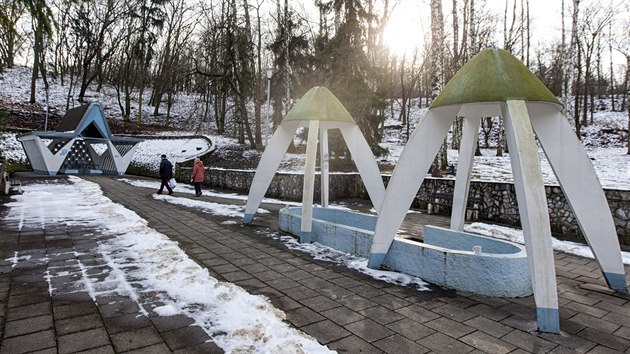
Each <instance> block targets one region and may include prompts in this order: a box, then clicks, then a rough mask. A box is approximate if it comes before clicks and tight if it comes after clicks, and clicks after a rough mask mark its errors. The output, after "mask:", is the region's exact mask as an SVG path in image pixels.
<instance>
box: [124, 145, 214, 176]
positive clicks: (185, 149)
mask: <svg viewBox="0 0 630 354" xmlns="http://www.w3.org/2000/svg"><path fill="white" fill-rule="evenodd" d="M211 140H213V142H214V139H212V138H211ZM214 148H215V146H213V145H211V144H210V143H208V141H207V140H205V139H201V138H182V139H174V138H168V139H146V140H144V141H143V142H141V143H138V145H137V148H136V151H135V152H134V154H133V158H132V160H131V162H132V163H133V164H136V165H141V166H146V167H149V168H152V169H154V170H155V171H157V170H159V168H160V161H161V159H160V156H161V155H162V154H165V155H166V157H167V158H168V159H169V161H171V163H173V165H174V164H175V163H178V162H183V161H187V160H192V159H194V158H195V157H197V156H201V155H204V154H206V153H208V152H210V151H212V150H213V149H214Z"/></svg>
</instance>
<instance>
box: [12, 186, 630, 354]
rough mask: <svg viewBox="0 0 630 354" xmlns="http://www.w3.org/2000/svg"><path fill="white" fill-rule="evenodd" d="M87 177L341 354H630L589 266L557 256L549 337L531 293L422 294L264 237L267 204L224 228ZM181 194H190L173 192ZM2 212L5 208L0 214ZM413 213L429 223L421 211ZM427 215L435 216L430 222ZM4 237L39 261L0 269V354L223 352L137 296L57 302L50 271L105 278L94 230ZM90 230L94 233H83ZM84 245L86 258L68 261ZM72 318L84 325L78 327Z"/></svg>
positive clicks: (625, 300) (618, 298)
mask: <svg viewBox="0 0 630 354" xmlns="http://www.w3.org/2000/svg"><path fill="white" fill-rule="evenodd" d="M86 179H88V180H90V181H92V182H95V183H98V184H99V185H100V186H101V188H102V189H103V192H104V194H105V195H106V196H107V197H108V198H110V199H112V200H113V201H114V202H116V203H120V204H122V205H123V206H125V207H126V208H128V209H131V210H134V211H135V212H136V213H137V214H138V215H139V216H140V217H142V218H144V219H146V220H147V221H148V223H149V226H150V227H152V228H154V229H156V230H158V231H159V232H162V233H163V234H165V235H167V236H168V237H169V238H171V239H172V240H174V241H177V242H179V244H180V245H181V247H182V249H183V250H184V251H186V252H187V253H188V254H189V256H190V257H191V258H192V259H194V260H196V261H197V262H198V263H199V264H200V265H202V266H204V267H207V269H208V271H209V273H210V274H212V275H213V276H215V277H216V278H217V279H219V280H220V281H227V282H233V283H235V284H237V285H240V286H242V287H243V288H245V289H246V290H247V291H248V292H250V293H251V294H256V295H265V296H267V297H268V298H269V300H270V301H271V302H272V303H273V304H274V306H276V307H277V308H279V309H281V310H283V311H284V312H285V313H286V315H287V321H288V322H289V323H290V324H291V325H293V326H295V327H296V328H299V329H301V330H302V331H304V332H305V333H307V334H309V335H312V336H314V337H315V338H316V339H317V340H318V341H319V342H320V343H322V344H325V345H327V346H328V347H329V348H331V349H334V350H338V351H339V352H340V353H341V352H349V353H355V352H363V353H428V352H435V353H473V352H488V353H503V352H513V353H530V352H533V353H540V352H556V353H564V352H584V353H587V352H591V353H614V352H621V353H624V352H625V353H630V296H628V295H624V294H618V293H614V292H610V291H609V290H608V289H607V288H606V283H605V280H604V279H603V277H602V276H601V273H599V268H598V267H597V264H596V263H595V262H594V261H593V260H590V259H586V258H583V257H578V256H573V255H570V254H564V253H555V259H556V266H557V270H558V271H557V282H558V293H559V302H560V315H561V330H562V334H560V335H552V334H544V333H539V332H537V331H536V320H535V305H534V301H533V297H531V296H530V297H526V298H520V299H498V298H487V297H482V296H477V295H474V294H469V293H463V292H457V291H452V290H445V289H441V288H437V287H431V291H425V292H420V291H417V290H415V289H414V288H412V287H400V286H396V285H392V284H388V283H385V282H382V281H378V280H374V279H372V278H369V277H368V276H366V275H363V274H360V273H358V272H356V271H354V270H350V269H347V268H343V267H340V266H337V265H334V264H331V263H326V262H323V261H318V260H314V259H312V257H310V256H309V255H307V254H304V253H301V252H299V251H295V250H290V249H288V248H286V247H285V246H284V245H283V244H282V243H281V242H280V241H279V240H276V239H272V238H268V237H265V236H263V235H262V234H264V233H270V232H277V227H276V224H277V213H276V211H277V209H278V206H277V205H264V206H263V207H264V208H265V209H268V210H271V211H272V212H271V213H269V214H265V215H263V216H261V217H257V218H256V219H255V222H254V224H253V225H249V226H243V225H240V223H238V224H237V225H226V224H222V222H223V221H227V220H233V219H231V218H227V217H216V216H211V215H208V214H205V213H202V212H201V211H198V210H195V209H192V208H187V207H183V206H176V205H172V204H169V203H167V202H165V201H161V200H156V199H154V198H153V197H152V194H153V193H154V192H155V191H154V190H150V189H145V188H138V187H133V186H131V185H129V184H127V183H124V182H121V181H119V180H117V179H116V178H111V177H106V176H90V177H86ZM175 196H177V197H183V198H186V197H190V196H189V195H187V194H180V193H178V192H175ZM200 198H201V199H202V200H207V201H215V202H221V201H225V200H219V199H216V198H211V197H208V196H202V197H200ZM231 203H232V204H241V205H242V203H243V202H242V201H232V202H231ZM1 208H2V205H1V204H0V216H1V215H2V209H1ZM413 217H414V218H418V220H416V221H417V222H420V223H421V222H423V220H422V217H423V214H413ZM430 219H431V220H432V221H434V220H437V219H436V216H434V215H431V216H430ZM238 221H240V220H238ZM424 222H426V221H424ZM0 231H1V232H2V235H3V236H2V237H1V238H0V256H1V257H0V262H2V260H4V259H7V258H9V257H11V256H13V255H14V253H15V251H16V250H17V251H19V252H24V254H31V255H33V257H32V259H34V260H33V261H31V262H21V263H20V267H19V268H18V267H16V268H11V264H10V263H7V264H4V263H0V324H1V327H0V328H1V329H2V331H1V334H2V343H1V344H0V353H14V352H28V351H38V350H47V349H51V350H53V352H57V351H58V352H71V351H72V350H79V349H81V350H84V349H86V350H89V352H94V353H97V352H103V353H111V352H124V351H128V350H133V351H134V352H138V353H142V352H144V353H163V352H164V353H168V352H176V353H219V352H222V351H221V350H220V348H218V347H217V346H216V345H215V344H214V343H212V341H211V338H208V339H207V340H208V341H206V342H204V341H203V340H202V339H203V338H204V336H203V335H204V334H205V333H201V332H203V331H200V330H198V329H195V328H198V327H189V326H187V324H189V322H190V321H191V320H190V319H187V318H181V317H177V318H169V317H160V316H156V314H154V313H150V315H149V316H150V317H146V316H144V315H141V314H140V313H139V312H138V309H139V306H138V304H135V303H133V301H132V300H131V299H117V300H118V301H115V302H113V303H112V302H111V301H110V300H111V299H105V298H103V299H96V301H94V299H90V298H87V299H86V298H85V295H77V297H76V298H72V297H70V298H66V299H63V298H61V297H59V296H58V294H54V295H53V296H52V297H51V296H50V294H49V293H48V287H47V284H45V282H44V283H42V281H41V279H40V277H41V275H42V274H43V273H42V272H43V271H45V270H49V271H50V272H55V271H58V272H59V274H67V273H61V272H65V271H68V272H70V271H69V269H73V267H75V266H76V264H77V262H79V261H80V262H82V263H83V264H89V265H90V267H92V268H91V270H92V272H93V273H92V274H91V275H93V276H95V277H97V278H98V277H99V274H102V273H101V272H103V271H104V270H106V266H107V265H106V263H105V262H103V260H102V259H100V258H99V257H98V255H89V252H85V251H86V250H90V249H94V247H95V246H94V244H95V242H94V241H95V240H97V239H98V237H99V234H98V231H97V230H87V229H85V228H71V227H64V226H60V227H59V228H58V229H54V230H34V229H28V230H22V231H21V232H20V231H18V230H17V225H13V224H10V223H6V222H4V221H2V219H1V218H0ZM86 234H90V235H91V236H90V237H87V238H86V237H84V236H83V237H78V236H82V235H86ZM80 240H82V241H80ZM86 240H90V241H91V242H87V241H86ZM77 249H81V250H82V253H83V254H88V255H89V256H81V259H77V258H78V257H73V256H71V255H70V252H73V250H77ZM53 251H54V252H53ZM52 253H54V254H55V256H54V257H53V258H54V259H53V258H49V260H48V261H47V262H48V263H46V262H44V263H42V262H39V261H37V259H41V256H42V255H45V254H52ZM72 254H74V253H72ZM36 256H37V257H40V258H37V257H36ZM626 274H627V275H628V274H630V267H626ZM629 279H630V278H629ZM73 281H74V279H73V277H72V276H70V275H68V276H64V277H59V278H58V279H57V283H58V286H60V287H62V286H63V285H64V284H65V285H70V284H72V282H73ZM629 282H630V281H629ZM44 285H46V286H44ZM106 301H108V302H106ZM147 301H148V300H147ZM105 303H107V304H110V306H104V304H105ZM72 319H76V320H77V321H76V322H81V323H84V324H83V325H77V324H76V323H73V321H72ZM20 321H23V322H20ZM50 321H52V327H51V326H50ZM27 323H32V324H33V327H32V328H33V329H32V330H35V331H36V332H33V333H26V332H29V331H32V330H25V329H22V328H24V327H26V326H25V324H27ZM88 335H93V336H94V338H95V339H94V340H92V341H90V342H91V343H92V344H86V343H83V344H81V342H84V341H85V340H83V339H81V338H85V337H87V336H88ZM35 338H37V340H36V341H34V342H33V340H34V339H35ZM71 338H75V340H74V341H70V340H69V339H71Z"/></svg>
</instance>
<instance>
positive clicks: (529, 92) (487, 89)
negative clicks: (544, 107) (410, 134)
mask: <svg viewBox="0 0 630 354" xmlns="http://www.w3.org/2000/svg"><path fill="white" fill-rule="evenodd" d="M508 100H524V101H544V102H551V103H556V104H560V102H559V101H558V99H557V98H556V96H554V95H553V93H551V91H549V89H548V88H547V87H546V86H545V84H543V83H542V82H541V81H540V80H539V79H538V77H536V75H534V74H533V73H532V72H531V71H529V69H528V68H527V67H526V66H525V65H523V63H521V61H520V60H518V59H517V58H516V57H514V56H513V55H512V54H510V52H508V51H506V50H503V49H496V48H495V49H486V50H484V51H481V52H479V53H478V54H477V55H475V56H474V57H473V58H472V59H470V61H468V63H466V64H465V65H464V66H463V67H462V68H461V69H459V71H458V72H457V73H456V74H455V76H453V78H452V79H451V80H450V81H449V82H448V84H446V86H445V87H444V89H443V90H442V92H441V93H440V94H439V95H438V97H437V98H436V99H435V100H434V101H433V103H432V104H431V108H435V107H439V106H446V105H452V104H461V103H472V102H496V101H508Z"/></svg>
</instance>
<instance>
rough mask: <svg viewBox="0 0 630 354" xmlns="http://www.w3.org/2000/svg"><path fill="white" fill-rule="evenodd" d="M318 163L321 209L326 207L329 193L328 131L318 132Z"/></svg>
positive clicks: (321, 130)
mask: <svg viewBox="0 0 630 354" xmlns="http://www.w3.org/2000/svg"><path fill="white" fill-rule="evenodd" d="M319 152H320V154H319V163H320V172H321V173H320V176H319V177H320V185H321V191H320V196H321V203H322V207H324V208H327V207H328V195H329V193H330V189H329V188H330V176H329V174H328V172H329V165H328V161H329V156H328V129H323V128H322V129H320V131H319Z"/></svg>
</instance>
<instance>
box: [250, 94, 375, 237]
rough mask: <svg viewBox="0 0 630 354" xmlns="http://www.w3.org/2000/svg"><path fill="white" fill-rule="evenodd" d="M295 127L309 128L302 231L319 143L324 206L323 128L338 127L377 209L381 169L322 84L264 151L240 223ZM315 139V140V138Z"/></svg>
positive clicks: (308, 216) (307, 222) (307, 227)
mask: <svg viewBox="0 0 630 354" xmlns="http://www.w3.org/2000/svg"><path fill="white" fill-rule="evenodd" d="M300 127H308V128H309V130H308V142H307V146H306V166H305V167H304V186H303V190H302V191H303V193H302V224H301V229H302V231H303V232H305V233H309V232H311V226H312V210H313V209H312V208H313V193H314V187H315V160H316V154H317V145H318V143H319V145H320V161H321V204H322V206H323V207H327V206H328V193H329V175H328V130H329V129H339V130H340V131H341V134H342V136H343V138H344V140H345V142H346V145H347V146H348V149H349V150H350V153H351V154H352V158H353V160H354V162H355V164H356V166H357V169H358V170H359V173H360V175H361V178H362V179H363V183H364V184H365V187H366V189H367V191H368V194H369V196H370V199H371V200H372V203H373V204H374V208H375V209H376V210H377V211H378V210H379V209H380V206H381V202H382V200H383V196H384V194H385V187H384V184H383V179H382V177H381V173H380V170H379V169H378V165H377V164H376V160H375V159H374V155H372V153H371V150H370V146H369V145H368V143H367V141H366V140H365V137H364V136H363V134H362V133H361V130H360V129H359V127H358V126H357V124H356V123H355V121H354V119H352V116H351V115H350V113H349V112H348V111H347V110H346V108H345V107H344V106H343V104H342V103H341V102H339V100H338V99H337V97H335V95H333V94H332V92H330V90H328V89H327V88H325V87H321V86H317V87H313V88H312V89H310V90H309V91H308V92H307V93H306V94H304V96H303V97H302V98H301V99H300V101H298V103H297V104H296V105H295V106H294V107H293V108H292V109H291V110H290V111H289V113H287V115H286V117H285V118H284V119H283V120H282V123H280V125H279V126H278V128H277V129H276V131H275V133H274V134H273V136H272V137H271V139H270V141H269V144H268V145H267V147H266V149H265V152H264V153H263V155H262V157H261V159H260V162H259V164H258V168H257V169H256V174H255V175H254V180H253V181H252V185H251V186H250V189H249V196H248V197H247V206H246V207H245V218H244V222H245V223H251V222H252V221H253V219H254V214H255V213H256V210H257V209H258V206H259V205H260V203H261V201H262V199H263V197H264V195H265V193H266V191H267V189H268V188H269V184H270V183H271V180H272V178H273V176H274V174H275V173H276V170H277V169H278V166H279V165H280V161H281V160H282V157H283V156H284V155H285V153H286V151H287V149H288V147H289V144H290V143H291V141H292V140H293V138H294V136H295V132H296V130H297V129H298V128H300ZM318 138H319V141H318Z"/></svg>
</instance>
